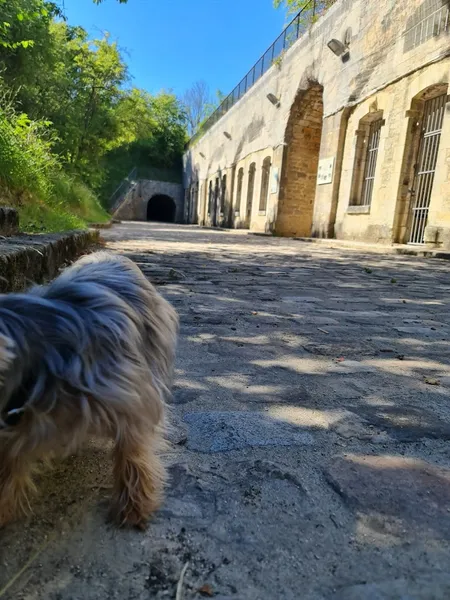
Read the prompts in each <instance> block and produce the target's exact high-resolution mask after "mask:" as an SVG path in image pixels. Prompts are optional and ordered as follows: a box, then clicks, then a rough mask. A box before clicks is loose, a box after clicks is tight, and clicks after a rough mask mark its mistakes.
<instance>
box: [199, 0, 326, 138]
mask: <svg viewBox="0 0 450 600" xmlns="http://www.w3.org/2000/svg"><path fill="white" fill-rule="evenodd" d="M335 2H336V0H310V2H308V4H307V5H305V7H304V8H303V9H302V10H301V11H300V12H299V13H298V14H297V15H296V16H295V17H294V18H293V19H292V21H291V22H290V23H289V25H287V27H286V28H285V29H284V30H283V31H282V33H281V34H280V35H279V36H278V37H277V39H276V40H275V41H274V43H273V44H272V45H271V46H270V47H269V48H268V49H267V50H266V52H264V54H263V55H262V56H261V58H260V59H259V60H258V61H257V62H256V63H255V64H254V65H253V67H252V68H251V69H250V71H249V72H248V73H247V74H246V75H245V77H243V78H242V79H241V81H240V82H239V83H238V84H237V86H236V87H235V88H234V90H233V91H232V92H231V94H229V95H228V96H227V97H226V98H225V100H224V101H223V102H222V103H221V104H220V106H219V107H218V108H217V109H216V110H215V111H214V112H213V113H212V115H211V116H210V117H209V118H208V119H207V120H206V121H205V122H204V123H203V124H202V125H201V126H200V128H199V130H198V131H197V132H196V133H195V134H194V135H193V136H192V138H191V139H190V141H189V144H191V143H192V142H194V141H195V140H196V139H198V138H199V137H200V136H202V135H203V134H204V133H206V132H207V131H208V129H210V128H211V127H212V126H213V125H215V123H217V121H219V119H221V118H222V117H223V116H224V115H225V114H226V113H227V112H228V111H229V110H230V108H231V107H232V106H234V105H235V104H236V102H238V101H239V100H240V99H241V98H242V96H244V94H246V93H247V92H248V90H249V89H250V88H251V87H253V86H254V85H255V83H256V82H257V81H258V80H259V79H261V77H262V76H263V75H264V74H265V73H267V71H268V70H269V69H270V67H272V66H273V65H274V64H276V63H277V61H278V60H280V59H281V57H282V56H283V54H284V53H285V52H286V51H287V50H289V48H290V47H291V46H292V45H293V44H294V43H295V42H296V41H297V40H298V39H299V38H300V37H301V36H302V35H303V34H304V33H305V32H306V30H307V29H308V27H310V26H311V25H312V24H313V23H314V22H315V21H316V20H317V19H318V18H319V17H320V16H321V15H322V14H323V13H324V12H325V11H326V9H327V8H329V7H330V6H331V5H332V4H334V3H335Z"/></svg>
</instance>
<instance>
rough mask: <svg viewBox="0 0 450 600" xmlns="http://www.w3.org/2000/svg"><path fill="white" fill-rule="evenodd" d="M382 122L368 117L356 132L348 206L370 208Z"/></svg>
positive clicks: (375, 117) (379, 117)
mask: <svg viewBox="0 0 450 600" xmlns="http://www.w3.org/2000/svg"><path fill="white" fill-rule="evenodd" d="M383 125H384V121H383V119H382V117H381V116H380V113H377V115H375V116H374V115H368V116H367V117H364V118H363V119H362V120H361V121H360V124H359V129H358V131H357V132H356V135H357V141H356V154H355V164H354V169H353V183H352V192H351V197H350V206H365V207H370V205H371V203H372V196H373V190H374V183H375V175H376V167H377V160H378V149H379V147H380V138H381V129H382V127H383Z"/></svg>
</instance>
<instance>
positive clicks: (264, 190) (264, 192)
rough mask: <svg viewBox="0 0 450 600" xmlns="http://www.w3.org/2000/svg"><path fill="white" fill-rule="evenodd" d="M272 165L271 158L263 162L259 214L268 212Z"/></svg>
mask: <svg viewBox="0 0 450 600" xmlns="http://www.w3.org/2000/svg"><path fill="white" fill-rule="evenodd" d="M271 165H272V162H271V159H270V156H267V157H266V158H265V159H264V161H263V166H262V173H261V194H260V196H259V212H266V209H267V196H268V194H269V179H270V167H271Z"/></svg>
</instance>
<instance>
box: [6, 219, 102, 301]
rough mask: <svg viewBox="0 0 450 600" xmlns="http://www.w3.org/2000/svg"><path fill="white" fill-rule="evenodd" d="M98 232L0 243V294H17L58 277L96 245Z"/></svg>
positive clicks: (55, 235) (19, 237)
mask: <svg viewBox="0 0 450 600" xmlns="http://www.w3.org/2000/svg"><path fill="white" fill-rule="evenodd" d="M98 240H99V233H98V231H92V230H91V231H72V232H68V233H54V234H46V235H20V236H17V237H10V238H7V239H4V240H2V241H1V242H0V292H1V293H5V292H17V291H21V290H23V289H25V288H27V287H29V286H30V285H32V284H33V283H43V282H45V281H47V280H50V279H53V278H54V277H56V275H58V273H59V269H60V268H61V267H62V266H64V265H66V264H67V263H70V262H71V261H73V260H75V259H76V258H78V256H80V255H81V254H82V253H83V252H85V251H86V250H87V249H88V248H89V247H90V246H92V245H93V244H95V243H96V242H98Z"/></svg>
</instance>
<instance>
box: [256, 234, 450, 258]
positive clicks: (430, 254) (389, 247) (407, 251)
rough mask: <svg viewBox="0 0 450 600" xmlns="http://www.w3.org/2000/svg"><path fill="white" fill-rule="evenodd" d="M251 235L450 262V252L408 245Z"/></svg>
mask: <svg viewBox="0 0 450 600" xmlns="http://www.w3.org/2000/svg"><path fill="white" fill-rule="evenodd" d="M249 235H256V236H265V237H280V238H281V237H282V238H283V239H286V240H288V239H291V240H295V241H297V242H305V243H308V244H322V245H324V246H327V247H328V248H342V249H345V250H356V251H359V252H373V253H374V254H399V255H403V256H420V257H422V258H440V259H444V260H450V250H448V251H447V250H441V249H439V248H428V247H427V246H409V245H408V244H383V243H379V244H377V243H375V242H373V243H370V242H359V241H354V240H339V239H334V238H309V237H287V236H277V235H273V234H272V233H264V232H258V231H250V232H249Z"/></svg>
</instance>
